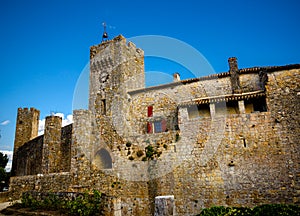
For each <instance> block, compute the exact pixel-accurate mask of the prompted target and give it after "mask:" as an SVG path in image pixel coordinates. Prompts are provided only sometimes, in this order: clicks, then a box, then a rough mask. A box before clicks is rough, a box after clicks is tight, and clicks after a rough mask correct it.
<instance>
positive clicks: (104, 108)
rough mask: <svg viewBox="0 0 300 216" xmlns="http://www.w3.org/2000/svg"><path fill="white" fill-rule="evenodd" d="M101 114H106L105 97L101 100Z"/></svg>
mask: <svg viewBox="0 0 300 216" xmlns="http://www.w3.org/2000/svg"><path fill="white" fill-rule="evenodd" d="M101 114H102V115H106V101H105V99H102V100H101Z"/></svg>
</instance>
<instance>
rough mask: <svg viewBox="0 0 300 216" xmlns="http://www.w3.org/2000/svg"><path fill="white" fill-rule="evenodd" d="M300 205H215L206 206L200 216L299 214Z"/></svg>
mask: <svg viewBox="0 0 300 216" xmlns="http://www.w3.org/2000/svg"><path fill="white" fill-rule="evenodd" d="M299 213H300V206H296V205H285V204H266V205H260V206H257V207H255V208H253V209H251V208H247V207H224V206H215V207H211V208H206V209H203V210H202V211H201V213H200V214H198V216H241V215H243V216H276V215H286V216H298V215H300V214H299Z"/></svg>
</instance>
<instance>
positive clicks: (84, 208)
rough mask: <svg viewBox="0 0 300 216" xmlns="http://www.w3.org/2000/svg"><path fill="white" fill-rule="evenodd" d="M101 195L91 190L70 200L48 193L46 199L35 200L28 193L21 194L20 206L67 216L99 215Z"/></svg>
mask: <svg viewBox="0 0 300 216" xmlns="http://www.w3.org/2000/svg"><path fill="white" fill-rule="evenodd" d="M101 201H102V197H101V193H100V192H99V191H97V190H93V193H92V194H90V193H88V192H86V193H83V194H80V195H79V196H76V197H75V198H74V199H72V200H68V199H66V198H63V197H62V198H60V197H58V196H57V195H56V194H53V193H49V194H48V195H47V196H46V197H44V198H41V199H36V198H34V197H33V196H32V195H30V193H23V195H22V198H21V205H22V207H25V208H31V209H32V210H60V212H61V213H66V214H69V215H80V216H88V215H101V210H102V208H103V206H102V205H101V204H102V203H101Z"/></svg>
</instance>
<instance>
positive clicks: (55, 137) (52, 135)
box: [42, 116, 62, 173]
mask: <svg viewBox="0 0 300 216" xmlns="http://www.w3.org/2000/svg"><path fill="white" fill-rule="evenodd" d="M61 127H62V118H61V117H59V116H47V117H46V121H45V132H44V145H43V162H42V164H43V168H42V169H43V173H57V172H60V171H61V169H62V168H61V164H62V163H61V157H62V155H61Z"/></svg>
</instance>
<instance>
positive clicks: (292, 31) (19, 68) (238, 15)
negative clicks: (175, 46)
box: [0, 0, 300, 150]
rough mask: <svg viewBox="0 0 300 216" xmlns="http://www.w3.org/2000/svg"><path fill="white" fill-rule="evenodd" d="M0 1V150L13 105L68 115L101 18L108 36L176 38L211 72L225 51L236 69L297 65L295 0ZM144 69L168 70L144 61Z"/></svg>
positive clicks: (222, 64) (10, 136) (299, 45)
mask: <svg viewBox="0 0 300 216" xmlns="http://www.w3.org/2000/svg"><path fill="white" fill-rule="evenodd" d="M0 5H1V6H0V24H1V28H0V29H1V34H0V48H1V51H0V55H1V56H0V62H1V66H2V67H1V79H0V130H1V132H0V133H1V138H0V150H12V149H13V140H14V131H15V120H16V114H17V108H18V107H35V108H37V109H39V110H41V119H43V118H45V116H47V115H49V114H50V113H51V112H55V113H64V114H65V117H66V116H67V115H69V114H72V99H73V98H72V97H73V92H74V88H75V85H76V81H77V79H78V77H79V75H80V73H81V71H82V70H83V68H84V67H85V65H86V64H87V63H88V60H89V47H90V46H92V45H94V44H98V43H99V42H101V35H102V26H101V23H102V22H103V21H106V22H107V26H108V27H107V31H108V34H109V35H110V37H114V36H117V35H118V34H122V35H124V36H125V37H127V38H130V37H134V36H141V35H163V36H168V37H172V38H176V39H179V40H181V41H184V42H185V43H187V44H189V45H191V46H193V47H194V48H195V49H197V50H198V51H199V52H201V53H202V54H203V55H204V56H205V58H206V59H207V60H208V61H209V63H210V64H211V65H212V67H213V68H214V70H215V71H216V72H223V71H227V70H228V66H227V58H228V57H231V56H236V57H237V58H238V61H239V67H241V68H243V67H253V66H269V65H286V64H293V63H300V40H299V38H300V28H299V26H300V25H299V21H300V13H299V9H300V8H299V6H300V3H299V1H297V0H294V1H292V0H286V1H278V0H273V1H269V0H266V1H263V0H260V1H258V0H252V1H241V0H239V1H235V0H232V1H225V0H224V1H221V0H219V1H202V0H194V1H192V0H185V1H174V0H173V1H164V0H151V1H141V0H139V1H136V0H133V1H118V0H114V1H102V0H99V1H87V0H85V1H83V0H82V1H80V0H44V1H43V0H36V1H34V0H26V1H25V0H2V1H1V2H0ZM141 48H143V47H141ZM145 54H146V53H145ZM175 69H176V68H175ZM175 69H174V68H172V70H175ZM147 70H160V71H162V70H166V71H167V72H168V73H169V72H170V73H171V71H169V70H168V68H165V67H164V64H163V63H157V62H155V61H153V62H152V64H151V61H149V60H148V61H146V71H147ZM179 70H180V68H179ZM183 75H184V74H183Z"/></svg>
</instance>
